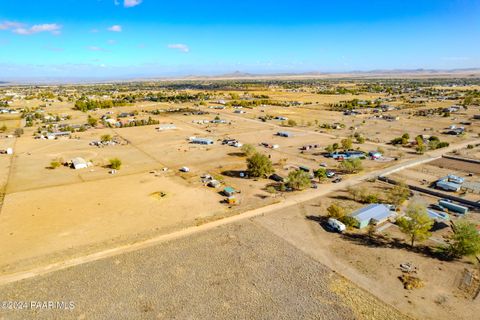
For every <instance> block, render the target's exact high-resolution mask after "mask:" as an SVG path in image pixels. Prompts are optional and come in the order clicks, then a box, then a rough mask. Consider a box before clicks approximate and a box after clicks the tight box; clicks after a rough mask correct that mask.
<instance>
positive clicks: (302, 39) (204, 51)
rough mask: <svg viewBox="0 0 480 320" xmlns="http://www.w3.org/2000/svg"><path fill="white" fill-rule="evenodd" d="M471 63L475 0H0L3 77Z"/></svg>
mask: <svg viewBox="0 0 480 320" xmlns="http://www.w3.org/2000/svg"><path fill="white" fill-rule="evenodd" d="M469 67H480V1H478V0H415V1H413V0H401V1H400V0H399V1H396V0H390V1H387V0H384V1H378V0H372V1H361V0H344V1H331V0H329V1H321V0H316V1H314V0H310V1H306V0H295V1H290V0H289V1H286V0H277V1H273V0H265V1H262V0H256V1H254V0H242V1H227V0H223V1H220V0H211V1H201V0H176V1H173V0H172V1H167V0H56V1H54V0H15V1H3V0H2V1H0V78H2V77H4V78H5V77H66V78H68V77H92V78H93V77H130V76H172V75H188V74H222V73H229V72H234V71H237V70H238V71H241V72H252V73H277V72H309V71H319V72H336V71H352V70H374V69H416V68H436V69H453V68H469Z"/></svg>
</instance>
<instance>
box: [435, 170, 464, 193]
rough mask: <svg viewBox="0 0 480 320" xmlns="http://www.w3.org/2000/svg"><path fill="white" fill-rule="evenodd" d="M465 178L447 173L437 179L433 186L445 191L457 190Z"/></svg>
mask: <svg viewBox="0 0 480 320" xmlns="http://www.w3.org/2000/svg"><path fill="white" fill-rule="evenodd" d="M464 181H465V179H463V178H461V177H457V176H455V175H453V174H449V175H447V176H446V177H444V178H441V179H439V180H438V181H436V182H435V186H436V187H437V188H438V189H442V190H445V191H455V192H457V191H459V190H460V188H461V187H462V184H463V182H464Z"/></svg>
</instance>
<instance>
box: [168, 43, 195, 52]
mask: <svg viewBox="0 0 480 320" xmlns="http://www.w3.org/2000/svg"><path fill="white" fill-rule="evenodd" d="M167 47H168V48H170V49H176V50H179V51H181V52H185V53H187V52H189V51H190V48H189V47H188V46H187V45H186V44H183V43H174V44H169V45H168V46H167Z"/></svg>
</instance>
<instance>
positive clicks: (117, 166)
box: [109, 158, 122, 170]
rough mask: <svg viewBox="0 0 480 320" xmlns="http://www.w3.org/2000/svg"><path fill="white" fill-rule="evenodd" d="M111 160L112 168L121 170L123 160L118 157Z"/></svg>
mask: <svg viewBox="0 0 480 320" xmlns="http://www.w3.org/2000/svg"><path fill="white" fill-rule="evenodd" d="M109 162H110V168H112V169H114V170H119V169H120V167H121V166H122V161H121V160H120V159H118V158H113V159H110V161H109Z"/></svg>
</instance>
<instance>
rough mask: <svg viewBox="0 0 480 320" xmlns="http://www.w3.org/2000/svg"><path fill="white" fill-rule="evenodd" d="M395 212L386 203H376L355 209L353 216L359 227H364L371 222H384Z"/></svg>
mask: <svg viewBox="0 0 480 320" xmlns="http://www.w3.org/2000/svg"><path fill="white" fill-rule="evenodd" d="M393 214H394V213H393V212H391V211H390V208H388V207H387V206H386V205H384V204H378V203H374V204H370V205H368V206H366V207H363V208H361V209H359V210H357V211H355V212H354V213H352V214H351V216H352V217H353V218H354V219H355V220H357V228H359V229H362V228H365V227H367V226H368V225H369V224H378V223H381V222H384V221H386V220H387V219H388V218H389V217H390V216H392V215H393Z"/></svg>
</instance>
